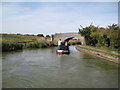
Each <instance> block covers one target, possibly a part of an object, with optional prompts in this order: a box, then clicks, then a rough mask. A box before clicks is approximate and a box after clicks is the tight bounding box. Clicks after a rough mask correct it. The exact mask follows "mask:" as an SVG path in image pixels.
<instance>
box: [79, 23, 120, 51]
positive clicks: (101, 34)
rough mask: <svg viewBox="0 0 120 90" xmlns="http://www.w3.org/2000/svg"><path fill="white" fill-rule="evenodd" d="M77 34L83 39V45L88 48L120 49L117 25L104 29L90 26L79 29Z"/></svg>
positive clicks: (119, 31)
mask: <svg viewBox="0 0 120 90" xmlns="http://www.w3.org/2000/svg"><path fill="white" fill-rule="evenodd" d="M79 33H80V34H81V35H82V36H84V37H85V43H86V45H88V46H94V47H107V48H110V49H116V50H119V49H120V28H119V26H118V25H117V24H112V25H111V26H108V27H106V28H103V27H96V26H94V25H90V26H88V27H85V28H82V29H79Z"/></svg>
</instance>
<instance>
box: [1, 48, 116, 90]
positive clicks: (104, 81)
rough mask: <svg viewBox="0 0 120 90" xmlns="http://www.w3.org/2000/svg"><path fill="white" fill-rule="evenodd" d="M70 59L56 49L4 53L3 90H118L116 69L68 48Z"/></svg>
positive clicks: (114, 65) (98, 59)
mask: <svg viewBox="0 0 120 90" xmlns="http://www.w3.org/2000/svg"><path fill="white" fill-rule="evenodd" d="M70 50H71V53H70V55H59V56H58V55H57V54H56V48H46V49H30V50H28V49H27V50H23V51H17V52H9V53H3V87H4V88H7V87H11V88H21V87H22V88H117V87H118V70H117V69H118V67H117V65H116V64H114V63H111V62H108V61H105V60H102V59H100V58H98V57H94V56H91V55H89V54H86V53H83V52H79V51H77V50H76V49H75V47H74V46H70Z"/></svg>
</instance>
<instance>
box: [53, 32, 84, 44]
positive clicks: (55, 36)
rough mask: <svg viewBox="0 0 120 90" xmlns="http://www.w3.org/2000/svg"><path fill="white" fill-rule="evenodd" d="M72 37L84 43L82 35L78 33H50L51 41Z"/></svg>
mask: <svg viewBox="0 0 120 90" xmlns="http://www.w3.org/2000/svg"><path fill="white" fill-rule="evenodd" d="M70 37H74V38H77V39H79V40H80V41H81V44H85V41H84V37H83V36H81V35H80V34H78V33H56V34H53V35H52V38H51V40H52V41H58V40H59V39H61V40H63V41H64V40H65V39H67V38H70Z"/></svg>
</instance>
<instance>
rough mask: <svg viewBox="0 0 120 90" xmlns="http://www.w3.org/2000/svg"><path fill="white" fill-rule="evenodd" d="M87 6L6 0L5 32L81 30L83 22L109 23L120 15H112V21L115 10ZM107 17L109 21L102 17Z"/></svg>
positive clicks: (4, 13)
mask: <svg viewBox="0 0 120 90" xmlns="http://www.w3.org/2000/svg"><path fill="white" fill-rule="evenodd" d="M83 6H84V5H83ZM83 6H79V5H75V4H66V5H63V6H62V4H61V5H59V4H58V5H55V6H52V5H49V3H47V4H45V6H44V5H43V6H40V5H38V6H35V5H34V6H31V7H30V6H26V4H25V5H21V3H5V4H3V15H4V16H3V32H7V33H17V32H20V33H33V34H37V33H43V34H52V33H56V32H77V28H78V27H79V25H83V26H88V25H90V23H91V22H93V24H95V25H103V26H105V25H106V24H109V23H110V24H111V23H113V22H116V18H117V17H116V18H115V19H113V18H112V19H113V20H112V19H111V20H112V21H110V20H109V19H110V17H111V14H110V16H109V17H108V16H107V15H105V16H104V14H103V15H102V14H100V15H99V14H98V13H99V12H98V13H96V12H95V11H96V9H94V10H93V12H94V13H93V12H92V11H91V10H87V9H88V8H82V7H83ZM35 7H36V8H35ZM90 7H91V6H90ZM98 8H100V7H98ZM92 13H93V14H92ZM95 13H96V14H95ZM116 14H117V13H116ZM113 15H114V14H113ZM101 17H102V18H103V19H102V18H101ZM104 19H106V20H107V21H106V22H104V21H102V20H104ZM100 20H101V21H100Z"/></svg>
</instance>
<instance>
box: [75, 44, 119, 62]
mask: <svg viewBox="0 0 120 90" xmlns="http://www.w3.org/2000/svg"><path fill="white" fill-rule="evenodd" d="M76 48H77V49H78V50H80V51H81V50H82V51H85V52H87V53H90V54H94V55H96V56H98V57H101V58H104V59H106V60H108V61H112V62H115V63H120V62H119V59H120V53H117V52H115V51H111V50H108V49H107V50H106V48H105V49H103V48H102V49H100V48H99V49H98V48H96V47H92V46H86V45H79V46H77V47H76Z"/></svg>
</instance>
